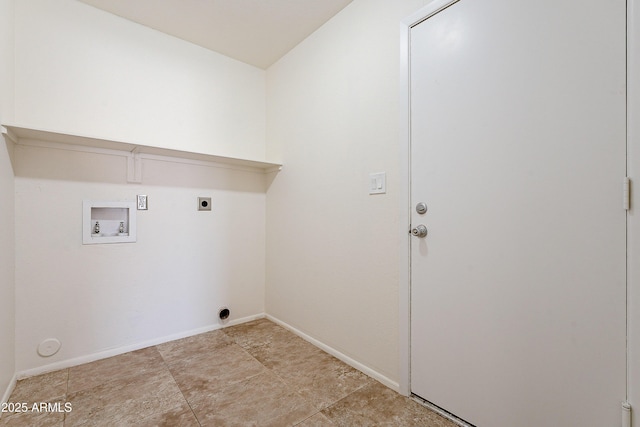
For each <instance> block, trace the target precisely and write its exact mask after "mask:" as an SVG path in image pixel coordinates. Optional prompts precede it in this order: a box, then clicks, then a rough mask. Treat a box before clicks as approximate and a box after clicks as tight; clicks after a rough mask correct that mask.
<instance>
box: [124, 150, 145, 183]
mask: <svg viewBox="0 0 640 427" xmlns="http://www.w3.org/2000/svg"><path fill="white" fill-rule="evenodd" d="M127 182H129V183H132V184H141V183H142V159H141V158H140V153H139V152H138V150H137V148H136V149H134V150H133V151H132V152H131V155H129V156H127Z"/></svg>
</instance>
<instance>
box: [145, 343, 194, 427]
mask: <svg viewBox="0 0 640 427" xmlns="http://www.w3.org/2000/svg"><path fill="white" fill-rule="evenodd" d="M153 348H154V349H155V350H156V351H157V352H158V354H159V355H160V359H162V364H163V365H164V367H165V369H166V370H167V372H169V375H171V379H172V380H173V382H174V383H175V385H176V387H177V388H178V391H179V392H180V394H181V395H182V398H183V399H184V402H185V403H186V404H187V406H188V407H189V410H190V411H191V413H192V414H193V417H194V418H195V419H196V422H197V423H198V425H199V426H200V427H202V423H201V422H200V420H199V419H198V415H196V412H195V411H194V410H193V407H192V406H191V403H190V402H189V399H187V396H185V395H184V391H182V388H181V387H180V384H178V381H177V380H176V377H174V376H173V372H171V368H170V367H169V364H168V363H167V360H166V359H165V358H164V356H163V355H162V352H161V351H160V350H159V349H158V346H157V345H154V346H153Z"/></svg>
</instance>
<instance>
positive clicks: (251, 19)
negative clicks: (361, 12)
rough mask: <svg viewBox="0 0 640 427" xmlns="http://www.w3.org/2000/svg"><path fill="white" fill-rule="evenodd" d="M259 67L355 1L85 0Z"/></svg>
mask: <svg viewBox="0 0 640 427" xmlns="http://www.w3.org/2000/svg"><path fill="white" fill-rule="evenodd" d="M80 1H82V2H83V3H86V4H89V5H91V6H95V7H97V8H99V9H102V10H105V11H107V12H110V13H113V14H115V15H118V16H121V17H123V18H125V19H128V20H130V21H133V22H137V23H139V24H142V25H145V26H147V27H150V28H153V29H156V30H158V31H161V32H163V33H166V34H170V35H172V36H175V37H178V38H181V39H183V40H186V41H189V42H191V43H195V44H197V45H200V46H202V47H205V48H207V49H210V50H213V51H215V52H218V53H221V54H223V55H226V56H229V57H231V58H234V59H237V60H239V61H242V62H246V63H248V64H251V65H254V66H256V67H259V68H263V69H265V68H268V67H269V66H270V65H271V64H273V63H274V62H276V61H277V60H278V59H280V58H281V57H282V56H283V55H284V54H286V53H287V52H289V51H290V50H291V49H292V48H293V47H295V46H296V45H297V44H298V43H300V42H301V41H302V40H304V39H305V38H306V37H307V36H308V35H309V34H311V33H313V32H314V31H315V30H317V29H318V28H319V27H320V26H322V24H324V23H325V22H327V21H328V20H329V19H331V18H332V17H333V16H334V15H335V14H336V13H338V12H339V11H341V10H342V9H343V8H345V7H346V6H347V5H348V4H349V3H351V2H352V1H353V0H80Z"/></svg>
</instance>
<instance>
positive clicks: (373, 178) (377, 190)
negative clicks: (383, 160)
mask: <svg viewBox="0 0 640 427" xmlns="http://www.w3.org/2000/svg"><path fill="white" fill-rule="evenodd" d="M386 192H387V173H386V172H378V173H370V174H369V194H384V193H386Z"/></svg>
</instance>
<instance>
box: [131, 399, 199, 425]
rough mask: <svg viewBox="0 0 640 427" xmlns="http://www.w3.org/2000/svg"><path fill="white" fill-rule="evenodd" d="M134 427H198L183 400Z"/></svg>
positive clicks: (196, 421) (191, 412)
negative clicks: (179, 403)
mask: <svg viewBox="0 0 640 427" xmlns="http://www.w3.org/2000/svg"><path fill="white" fill-rule="evenodd" d="M136 427H200V424H199V423H198V420H197V419H196V416H195V415H194V413H193V411H192V410H191V408H190V407H189V405H187V403H186V402H185V403H184V404H182V405H181V406H178V407H176V408H173V409H171V410H169V411H166V412H161V413H157V414H153V415H151V416H149V417H147V418H145V419H143V420H142V421H140V422H137V423H136Z"/></svg>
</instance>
